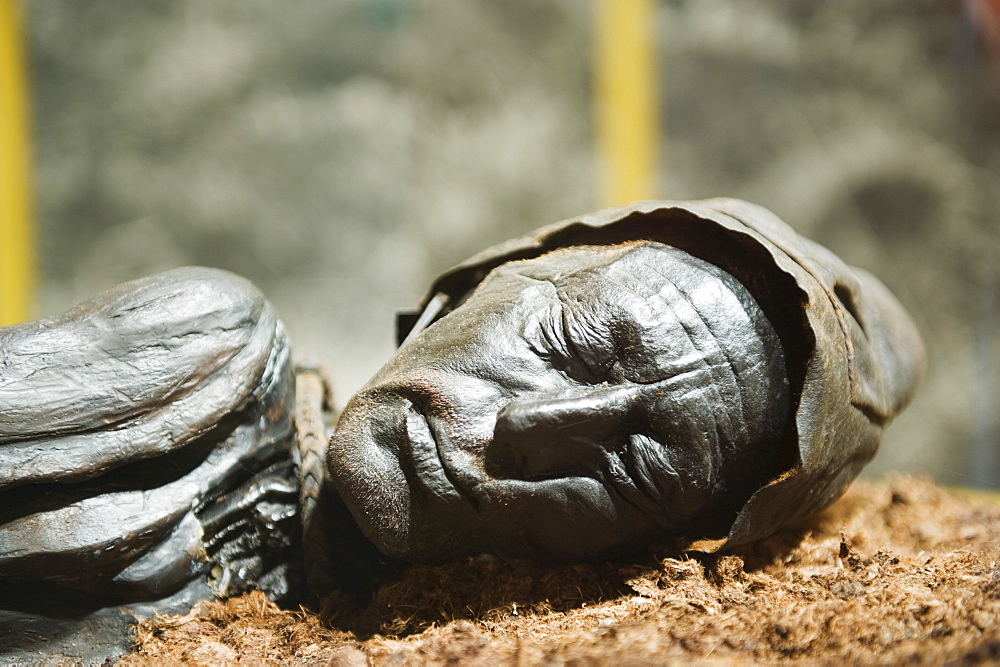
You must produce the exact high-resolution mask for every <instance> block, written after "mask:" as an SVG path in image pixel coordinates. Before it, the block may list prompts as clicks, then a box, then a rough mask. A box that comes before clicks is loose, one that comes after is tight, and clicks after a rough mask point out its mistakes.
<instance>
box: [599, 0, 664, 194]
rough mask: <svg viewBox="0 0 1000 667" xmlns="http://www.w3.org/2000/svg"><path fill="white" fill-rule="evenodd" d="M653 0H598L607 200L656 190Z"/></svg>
mask: <svg viewBox="0 0 1000 667" xmlns="http://www.w3.org/2000/svg"><path fill="white" fill-rule="evenodd" d="M654 10H655V4H654V2H653V0H598V2H597V15H596V22H597V27H596V30H597V35H596V40H595V42H596V56H595V63H594V77H595V81H594V88H595V94H596V100H595V101H596V107H597V108H596V116H597V148H598V163H599V169H600V170H601V189H602V197H603V200H604V204H605V205H607V206H615V205H619V204H627V203H629V202H632V201H635V200H638V199H652V198H654V197H655V195H656V176H657V155H658V153H659V147H660V132H659V129H660V123H659V120H660V119H659V104H658V86H657V74H656V72H657V67H656V58H657V54H656V47H655V39H654V37H655V13H654Z"/></svg>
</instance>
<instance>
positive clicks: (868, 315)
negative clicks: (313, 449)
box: [328, 199, 924, 560]
mask: <svg viewBox="0 0 1000 667" xmlns="http://www.w3.org/2000/svg"><path fill="white" fill-rule="evenodd" d="M400 323H401V324H402V325H403V326H402V329H403V331H402V333H403V334H404V335H403V336H401V337H402V338H404V339H405V341H404V342H403V344H402V346H401V348H400V349H399V351H398V352H397V354H396V355H395V357H393V358H392V359H391V360H390V361H389V363H388V364H386V366H385V367H384V368H383V369H382V370H381V371H380V372H379V373H378V374H377V375H376V376H375V378H374V379H373V380H372V381H371V382H370V383H369V384H368V385H367V386H366V387H364V388H363V389H362V390H361V391H360V392H359V393H358V394H357V395H356V396H355V397H354V398H353V399H352V400H351V401H350V403H349V404H348V405H347V407H346V408H345V410H344V413H343V415H342V416H341V419H340V422H339V425H338V428H337V430H336V433H335V434H334V437H333V439H332V441H331V443H330V449H329V457H328V463H329V471H330V474H331V476H332V478H333V481H334V483H335V485H336V487H337V489H338V490H339V492H340V494H341V496H342V497H343V499H344V500H345V502H346V503H347V504H348V506H349V507H350V508H351V510H352V512H353V514H354V517H355V519H356V520H357V521H358V523H359V524H360V526H361V528H362V530H363V531H364V532H365V534H366V535H367V536H368V537H369V538H370V539H372V540H373V541H374V542H375V544H376V545H377V546H378V547H379V548H380V549H381V550H382V551H383V552H385V553H387V554H390V555H392V556H395V557H397V558H401V559H404V560H412V559H416V560H440V559H444V558H449V557H454V556H455V555H457V554H462V553H476V552H480V551H494V552H500V553H504V554H511V555H534V556H543V557H555V558H560V559H570V560H578V559H585V558H592V557H598V556H606V555H610V554H615V553H622V552H626V551H630V550H634V549H637V548H640V547H643V546H646V545H648V544H650V543H654V542H670V543H673V544H674V545H676V546H678V547H680V548H693V547H697V548H701V549H717V548H720V547H721V546H723V545H729V546H733V545H738V544H742V543H745V542H749V541H752V540H755V539H759V538H762V537H765V536H767V535H769V534H771V533H772V532H774V531H775V530H776V529H777V528H778V527H780V526H781V525H782V524H784V523H786V522H788V521H790V520H793V519H796V518H799V517H802V516H806V515H808V514H810V513H812V512H815V511H817V510H819V509H821V508H823V507H824V506H826V505H827V504H829V503H830V502H832V501H833V500H834V499H835V498H837V497H838V496H839V495H840V494H841V493H842V492H843V490H844V489H845V488H846V486H847V484H848V483H849V482H850V481H851V480H853V479H854V478H855V477H856V476H857V474H858V473H859V471H860V470H861V468H862V466H864V464H865V463H867V462H868V461H869V460H870V459H871V457H872V456H873V455H874V453H875V450H876V448H877V446H878V442H879V439H880V437H881V435H882V430H883V428H884V427H885V426H886V424H887V423H888V422H889V421H890V420H891V419H892V417H893V416H894V415H895V414H896V413H897V412H898V411H899V410H900V409H902V408H903V407H904V406H905V405H906V403H907V402H908V401H909V400H910V398H911V397H912V395H913V392H914V390H915V388H916V385H917V383H918V381H919V378H920V376H921V374H922V372H923V366H924V351H923V346H922V344H921V341H920V338H919V336H918V334H917V332H916V329H915V327H914V325H913V323H912V321H911V320H910V318H909V316H908V315H907V314H906V312H905V311H904V310H903V308H902V306H900V304H899V303H898V302H897V301H896V299H895V298H894V297H893V296H892V295H891V294H890V293H889V292H888V290H887V289H886V288H885V287H884V286H883V285H882V284H881V283H880V282H879V281H878V280H877V279H875V278H874V277H873V276H871V275H870V274H868V273H867V272H865V271H862V270H859V269H855V268H851V267H849V266H847V265H846V264H845V263H844V262H843V261H841V260H840V259H839V258H837V257H836V256H835V255H833V254H832V253H831V252H829V251H828V250H826V249H825V248H822V247H820V246H819V245H817V244H815V243H812V242H810V241H808V240H806V239H804V238H802V237H800V236H798V235H797V234H796V233H795V232H794V231H793V230H792V229H791V228H790V227H788V226H787V225H785V224H784V223H783V222H781V221H780V220H778V219H777V218H776V217H775V216H774V215H773V214H771V213H770V212H769V211H766V210H765V209H762V208H760V207H757V206H753V205H751V204H748V203H746V202H741V201H737V200H732V199H716V200H708V201H702V202H690V203H683V202H644V203H638V204H635V205H632V206H628V207H624V208H616V209H608V210H604V211H600V212H597V213H594V214H591V215H587V216H583V217H581V218H575V219H571V220H567V221H564V222H561V223H558V224H555V225H553V226H550V227H546V228H543V229H541V230H539V231H537V232H535V233H534V234H531V235H529V236H526V237H522V238H518V239H514V240H512V241H508V242H506V243H503V244H501V245H499V246H496V247H494V248H490V249H488V250H486V251H484V252H482V253H480V254H478V255H476V256H475V257H472V258H471V259H469V260H468V261H466V262H464V263H463V264H461V265H459V266H458V267H456V268H454V269H452V270H450V271H448V272H446V273H445V274H444V275H442V276H441V277H440V278H438V279H437V281H435V283H434V284H433V286H432V287H431V289H430V291H429V292H428V294H427V296H426V297H425V299H424V301H423V303H422V304H421V309H420V310H419V311H418V312H417V313H414V314H413V315H411V316H404V317H401V318H400Z"/></svg>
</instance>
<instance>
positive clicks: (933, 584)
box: [124, 477, 1000, 665]
mask: <svg viewBox="0 0 1000 667" xmlns="http://www.w3.org/2000/svg"><path fill="white" fill-rule="evenodd" d="M671 659H678V660H683V661H688V660H697V661H698V662H710V663H712V662H720V663H729V662H734V661H739V662H746V661H753V660H760V661H767V662H771V661H775V660H784V659H791V660H803V661H809V662H815V661H828V662H840V661H844V660H850V661H859V662H866V663H867V662H880V663H888V662H893V663H894V662H898V661H914V662H924V663H940V662H944V661H964V662H1000V507H998V506H995V505H994V506H991V505H987V504H983V503H982V502H977V501H966V500H963V499H961V498H959V497H957V496H955V495H952V494H951V493H949V492H947V491H945V490H943V489H941V488H940V487H938V486H935V485H934V484H933V483H932V482H930V481H928V480H926V479H919V478H913V477H898V478H893V479H890V480H888V481H885V482H880V483H869V482H859V483H857V484H855V485H854V486H853V487H852V488H851V489H850V490H849V491H848V493H847V494H846V495H845V496H844V497H843V498H842V499H841V500H840V501H838V502H837V503H836V504H834V505H833V506H832V507H830V508H829V509H828V510H826V511H825V512H823V513H822V514H820V515H818V516H817V517H815V518H814V519H813V520H812V521H811V522H810V523H809V524H808V525H802V526H798V527H797V528H793V529H788V530H785V531H783V532H782V533H780V534H779V535H777V536H776V537H774V538H772V539H770V540H769V541H767V542H765V543H762V544H758V545H756V546H754V547H753V548H751V549H747V550H744V551H743V552H742V553H740V555H738V556H736V555H730V556H724V557H721V558H711V557H701V558H692V557H687V558H650V559H649V560H648V561H645V562H632V563H603V564H599V565H588V566H568V567H566V566H563V567H552V566H541V565H538V564H534V563H530V562H525V561H514V562H500V561H497V560H494V559H484V558H479V559H470V560H468V561H465V562H461V563H456V564H450V565H446V566H434V567H414V568H412V569H410V570H409V571H408V572H407V574H406V575H405V577H404V578H403V579H402V580H401V581H399V582H397V583H394V584H392V585H389V586H386V587H384V588H383V589H382V590H381V591H380V592H379V593H378V595H377V596H376V598H375V599H374V600H373V601H372V602H371V604H369V605H368V606H367V607H365V608H361V609H358V608H351V607H350V605H349V604H347V603H346V602H345V601H343V600H339V599H336V598H331V599H327V600H326V601H325V602H324V605H323V610H322V613H321V614H316V613H313V612H310V611H297V612H291V611H282V610H279V609H278V608H277V607H275V606H274V605H273V604H272V603H271V602H270V601H269V600H267V598H265V597H264V596H263V595H262V594H260V593H251V594H249V595H245V596H242V597H239V598H235V599H231V600H229V601H227V602H224V603H204V604H202V605H201V606H199V607H198V608H196V609H195V610H194V611H193V612H192V613H190V614H188V615H186V616H182V617H159V618H155V619H153V620H151V621H149V622H146V623H143V624H142V625H141V626H140V627H139V630H138V644H137V647H136V649H135V652H134V653H133V654H132V655H129V656H126V658H125V659H124V663H125V664H143V663H146V662H149V661H151V660H155V661H162V660H171V661H185V662H191V663H204V664H217V663H219V662H223V661H229V662H236V661H252V662H260V661H268V662H278V661H305V662H310V663H315V662H321V661H323V662H325V661H329V660H334V662H335V664H344V665H354V664H357V665H363V664H365V663H366V662H370V663H376V664H377V663H384V662H393V663H401V664H407V663H420V664H427V663H431V664H434V663H444V662H456V661H457V662H476V663H507V664H512V663H536V662H556V663H560V662H569V661H574V662H583V663H592V662H597V663H629V664H642V663H663V662H664V661H668V660H671Z"/></svg>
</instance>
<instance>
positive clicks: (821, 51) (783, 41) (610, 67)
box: [0, 0, 1000, 488]
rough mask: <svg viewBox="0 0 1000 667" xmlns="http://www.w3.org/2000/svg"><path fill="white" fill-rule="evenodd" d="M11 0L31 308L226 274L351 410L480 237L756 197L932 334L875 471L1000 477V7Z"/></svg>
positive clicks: (769, 1) (994, 481) (51, 309)
mask: <svg viewBox="0 0 1000 667" xmlns="http://www.w3.org/2000/svg"><path fill="white" fill-rule="evenodd" d="M0 3H3V7H4V8H5V9H4V11H5V12H6V13H7V14H8V16H7V19H6V24H7V26H8V27H10V26H13V29H12V30H8V32H6V33H3V32H0V38H2V39H3V40H5V41H6V46H7V47H12V48H16V40H17V39H18V36H19V38H20V39H21V40H23V44H22V47H21V49H20V52H21V53H22V54H23V70H24V72H25V73H26V77H25V79H26V87H25V90H27V91H28V95H27V99H28V101H29V104H28V105H27V106H26V107H25V108H26V109H27V111H26V112H25V113H26V114H27V118H28V120H29V123H28V126H29V127H30V130H29V131H28V136H29V137H30V152H31V155H32V160H33V167H32V168H31V171H30V177H31V180H32V185H31V187H32V192H33V198H32V199H31V200H30V202H29V203H30V206H31V209H32V210H33V212H31V213H28V214H25V216H24V217H25V218H26V219H28V218H30V219H31V220H33V231H31V232H30V233H29V234H28V235H27V236H24V235H22V237H23V238H22V239H21V241H23V242H24V243H25V244H26V245H25V247H30V245H31V242H30V238H31V236H32V235H33V237H34V238H35V239H36V241H35V247H36V248H37V259H36V260H35V266H36V268H37V271H36V272H35V273H34V274H33V275H36V276H37V278H36V288H34V289H32V290H31V293H33V294H34V300H33V301H34V303H33V310H32V313H31V316H33V317H43V316H48V315H52V314H55V313H57V312H59V311H61V310H63V309H65V308H67V307H69V306H70V305H72V304H74V303H76V302H78V301H80V300H82V299H85V298H88V297H90V296H92V295H93V294H95V293H96V292H98V291H101V290H103V289H106V288H108V287H110V286H112V285H114V284H116V283H119V282H122V281H125V280H129V279H133V278H136V277H139V276H142V275H146V274H149V273H152V272H155V271H159V270H162V269H166V268H170V267H173V266H177V265H182V264H204V265H211V266H218V267H222V268H226V269H229V270H232V271H235V272H237V273H239V274H242V275H244V276H247V277H249V278H250V279H252V280H253V281H254V282H256V283H257V284H258V285H259V286H260V287H261V288H262V289H263V290H264V291H265V292H266V293H267V294H268V296H269V297H270V299H271V300H272V301H273V302H274V303H275V304H276V307H277V309H278V312H279V313H280V314H281V316H282V317H283V319H284V320H285V322H286V323H287V325H288V327H289V329H290V331H291V334H292V337H293V340H294V343H295V345H296V348H297V350H298V351H299V353H300V354H308V355H309V356H311V357H313V358H316V359H320V360H323V361H325V362H326V363H327V364H328V365H329V367H330V368H331V369H332V371H333V375H334V378H335V381H336V385H337V391H338V394H339V398H340V401H341V402H343V401H345V400H346V399H347V397H348V396H349V394H350V393H352V392H353V391H354V390H355V389H357V388H358V387H360V385H361V384H363V383H364V381H365V380H366V379H367V378H368V377H369V376H370V375H372V374H373V373H374V372H375V371H376V370H377V369H378V367H379V366H380V365H381V364H382V362H384V361H385V360H386V359H387V358H388V357H389V355H390V354H391V353H392V350H393V348H394V313H395V311H396V310H397V309H398V308H407V307H410V306H412V305H414V303H415V302H416V300H417V299H418V298H419V297H420V295H421V294H422V292H423V290H424V289H425V288H426V287H427V286H428V285H429V282H430V280H431V279H432V278H433V277H434V276H435V275H436V274H437V273H439V272H440V271H442V270H444V269H446V268H448V267H450V266H451V265H453V264H455V263H457V262H459V261H461V260H463V259H464V258H466V257H467V256H469V255H470V254H472V253H474V252H476V251H478V250H480V249H482V248H484V247H486V246H488V245H490V244H493V243H495V242H498V241H501V240H504V239H507V238H509V237H511V236H514V235H518V234H522V233H525V232H528V231H530V230H532V229H535V228H536V227H538V226H541V225H543V224H547V223H551V222H555V221H557V220H560V219H563V218H566V217H569V216H572V215H576V214H579V213H583V212H586V211H590V210H593V209H595V208H599V207H601V206H604V205H607V204H610V203H616V200H618V199H625V198H631V197H632V196H633V195H634V196H636V197H656V198H672V199H688V198H702V197H712V196H719V195H731V196H737V197H742V198H745V199H749V200H751V201H754V202H757V203H760V204H763V205H764V206H767V207H769V208H771V209H772V210H774V211H775V212H776V213H778V215H780V216H781V217H782V218H784V219H785V220H786V221H787V222H789V223H790V224H791V225H792V226H794V227H795V228H797V229H798V230H799V231H800V232H801V233H803V234H806V235H807V236H810V237H812V238H814V239H816V240H818V241H820V242H821V243H824V244H826V245H828V246H829V247H831V248H832V249H833V250H834V251H836V252H837V253H839V254H840V255H841V256H843V257H844V258H845V259H847V260H848V261H849V262H851V263H854V264H857V265H860V266H863V267H866V268H868V269H870V270H872V271H873V272H874V273H876V274H877V275H879V276H880V277H881V278H882V279H883V280H884V281H885V282H886V283H887V284H888V285H889V287H890V288H891V289H892V290H893V291H894V292H895V293H896V294H897V295H898V296H899V298H900V299H901V300H902V301H903V302H904V304H905V305H906V306H907V307H908V308H909V309H910V310H911V312H912V313H913V314H914V316H915V318H916V320H917V322H918V325H919V326H920V328H921V329H922V331H923V333H924V335H925V337H926V341H927V344H928V347H929V351H930V362H931V367H930V372H929V375H928V377H927V379H926V382H925V384H924V386H923V388H922V391H921V392H920V394H919V396H918V398H917V400H916V403H915V405H914V406H913V407H912V408H911V409H910V410H909V411H907V412H906V413H904V415H903V416H902V417H901V418H900V419H899V420H898V421H897V423H896V424H895V425H894V426H893V427H892V428H890V430H889V432H888V437H887V439H886V441H885V442H884V444H883V448H882V450H881V453H880V454H879V456H878V458H877V460H876V462H875V463H874V464H873V466H871V467H870V468H869V471H870V472H871V473H874V474H879V473H881V472H884V471H886V470H889V469H900V470H906V471H927V472H929V473H930V474H931V475H933V476H934V477H935V478H936V479H938V480H939V481H941V482H944V483H947V484H959V485H964V486H982V487H993V488H997V487H1000V420H998V415H1000V333H998V324H1000V315H998V313H997V309H998V307H1000V295H998V287H1000V269H998V268H997V267H996V264H997V261H998V256H1000V252H998V243H1000V238H998V226H1000V213H998V211H1000V68H998V65H1000V2H997V1H996V0H966V1H964V2H963V1H960V0H841V1H839V2H835V3H833V2H827V3H817V2H808V1H807V0H798V1H793V0H759V1H757V2H753V3H749V2H737V1H736V0H687V1H685V0H671V1H667V0H662V1H659V2H656V1H649V2H642V1H639V2H637V3H636V2H632V0H629V1H628V2H626V1H625V0H619V2H618V3H615V2H614V0H605V1H604V2H596V1H595V2H585V1H581V0H505V2H502V3H501V2H492V1H490V0H462V1H461V2H447V3H445V2H432V1H431V0H338V1H336V2H333V1H331V2H282V3H274V2H269V1H265V0H214V1H213V2H207V1H204V0H170V1H169V2H168V1H166V0H156V1H146V2H142V3H136V2H131V1H124V0H101V1H93V0H90V1H79V2H47V1H45V0H21V1H20V2H19V3H18V2H14V0H0ZM626 5H628V6H630V7H631V9H629V10H627V11H628V12H632V14H630V15H629V16H624V17H623V15H622V11H626V10H622V9H616V7H618V8H621V7H624V6H626ZM18 9H19V10H20V15H19V16H20V18H17V15H16V14H17V10H18ZM12 11H13V14H11V12H12ZM11 16H13V17H14V18H11ZM4 20H5V19H3V18H2V15H0V22H2V21H4ZM630 21H631V23H629V22H630ZM637 26H638V27H637ZM0 27H2V26H0ZM15 56H16V54H15ZM630 82H631V83H630ZM619 84H621V86H624V88H623V89H621V90H619ZM11 85H13V86H14V87H13V88H12V87H10V86H8V87H7V88H5V89H4V90H3V91H2V92H3V94H5V95H7V98H5V99H6V102H7V103H10V102H11V100H12V99H13V98H12V97H11V96H12V95H14V94H16V93H12V92H11V91H12V90H15V89H16V84H11ZM629 85H632V87H631V88H629ZM636 86H638V87H636ZM616 114H617V115H616ZM622 114H624V115H622ZM628 114H632V116H628ZM623 117H625V118H628V117H631V118H633V122H627V123H622V121H621V120H620V119H621V118H623ZM616 119H617V120H616ZM10 127H11V126H9V125H5V126H4V128H3V129H2V131H3V132H5V133H8V132H9V130H10ZM622 128H627V131H625V133H624V135H622V136H619V135H620V134H621V131H622ZM12 136H13V135H9V136H8V139H9V138H10V137H12ZM630 160H631V162H630ZM616 161H619V162H621V161H624V162H622V163H621V164H619V163H618V162H616ZM616 164H617V165H618V166H616ZM622 164H624V165H625V166H622ZM629 165H631V167H630V166H629ZM7 167H8V165H4V164H0V169H6V168H7ZM629 169H632V170H633V171H632V172H628V170H629ZM616 170H617V171H616ZM623 170H624V171H623ZM12 173H13V172H12V171H9V172H8V175H10V174H12ZM622 173H626V176H624V177H623V176H621V174H622ZM616 174H617V175H616ZM628 174H631V175H628ZM616 178H618V179H619V181H617V182H616V181H615V179H616ZM622 178H624V181H622V180H621V179H622ZM8 180H9V179H8ZM623 183H624V184H623ZM7 239H8V240H7V241H6V243H7V247H8V249H12V248H15V247H16V244H15V242H14V241H11V240H10V237H9V236H8V237H7ZM25 239H27V240H25ZM0 250H2V249H0ZM22 256H26V255H25V254H24V253H20V252H19V253H14V254H13V257H14V258H13V259H11V255H10V253H9V256H8V258H7V259H5V260H4V262H5V263H6V270H7V271H8V273H10V272H11V271H12V270H13V269H12V267H14V266H15V264H16V262H17V261H18V258H22ZM29 264H30V263H29ZM25 267H26V268H25V269H24V270H25V271H30V270H31V269H30V266H28V264H26V265H25ZM0 269H2V267H0ZM8 283H9V284H13V283H12V282H10V280H8Z"/></svg>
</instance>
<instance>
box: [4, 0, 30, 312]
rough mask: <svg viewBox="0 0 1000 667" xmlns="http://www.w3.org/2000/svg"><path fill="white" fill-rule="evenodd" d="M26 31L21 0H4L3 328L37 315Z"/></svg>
mask: <svg viewBox="0 0 1000 667" xmlns="http://www.w3.org/2000/svg"><path fill="white" fill-rule="evenodd" d="M21 30H22V23H21V13H20V6H19V3H18V0H0V326H3V325H6V324H15V323H17V322H23V321H25V320H28V319H31V306H32V303H31V302H32V298H33V295H34V289H35V280H34V278H35V275H34V273H35V252H34V251H35V249H34V234H33V233H32V228H31V186H30V176H29V174H30V167H31V165H30V153H29V143H28V104H27V92H26V91H27V85H26V80H25V68H24V46H23V41H22V32H21Z"/></svg>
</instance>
